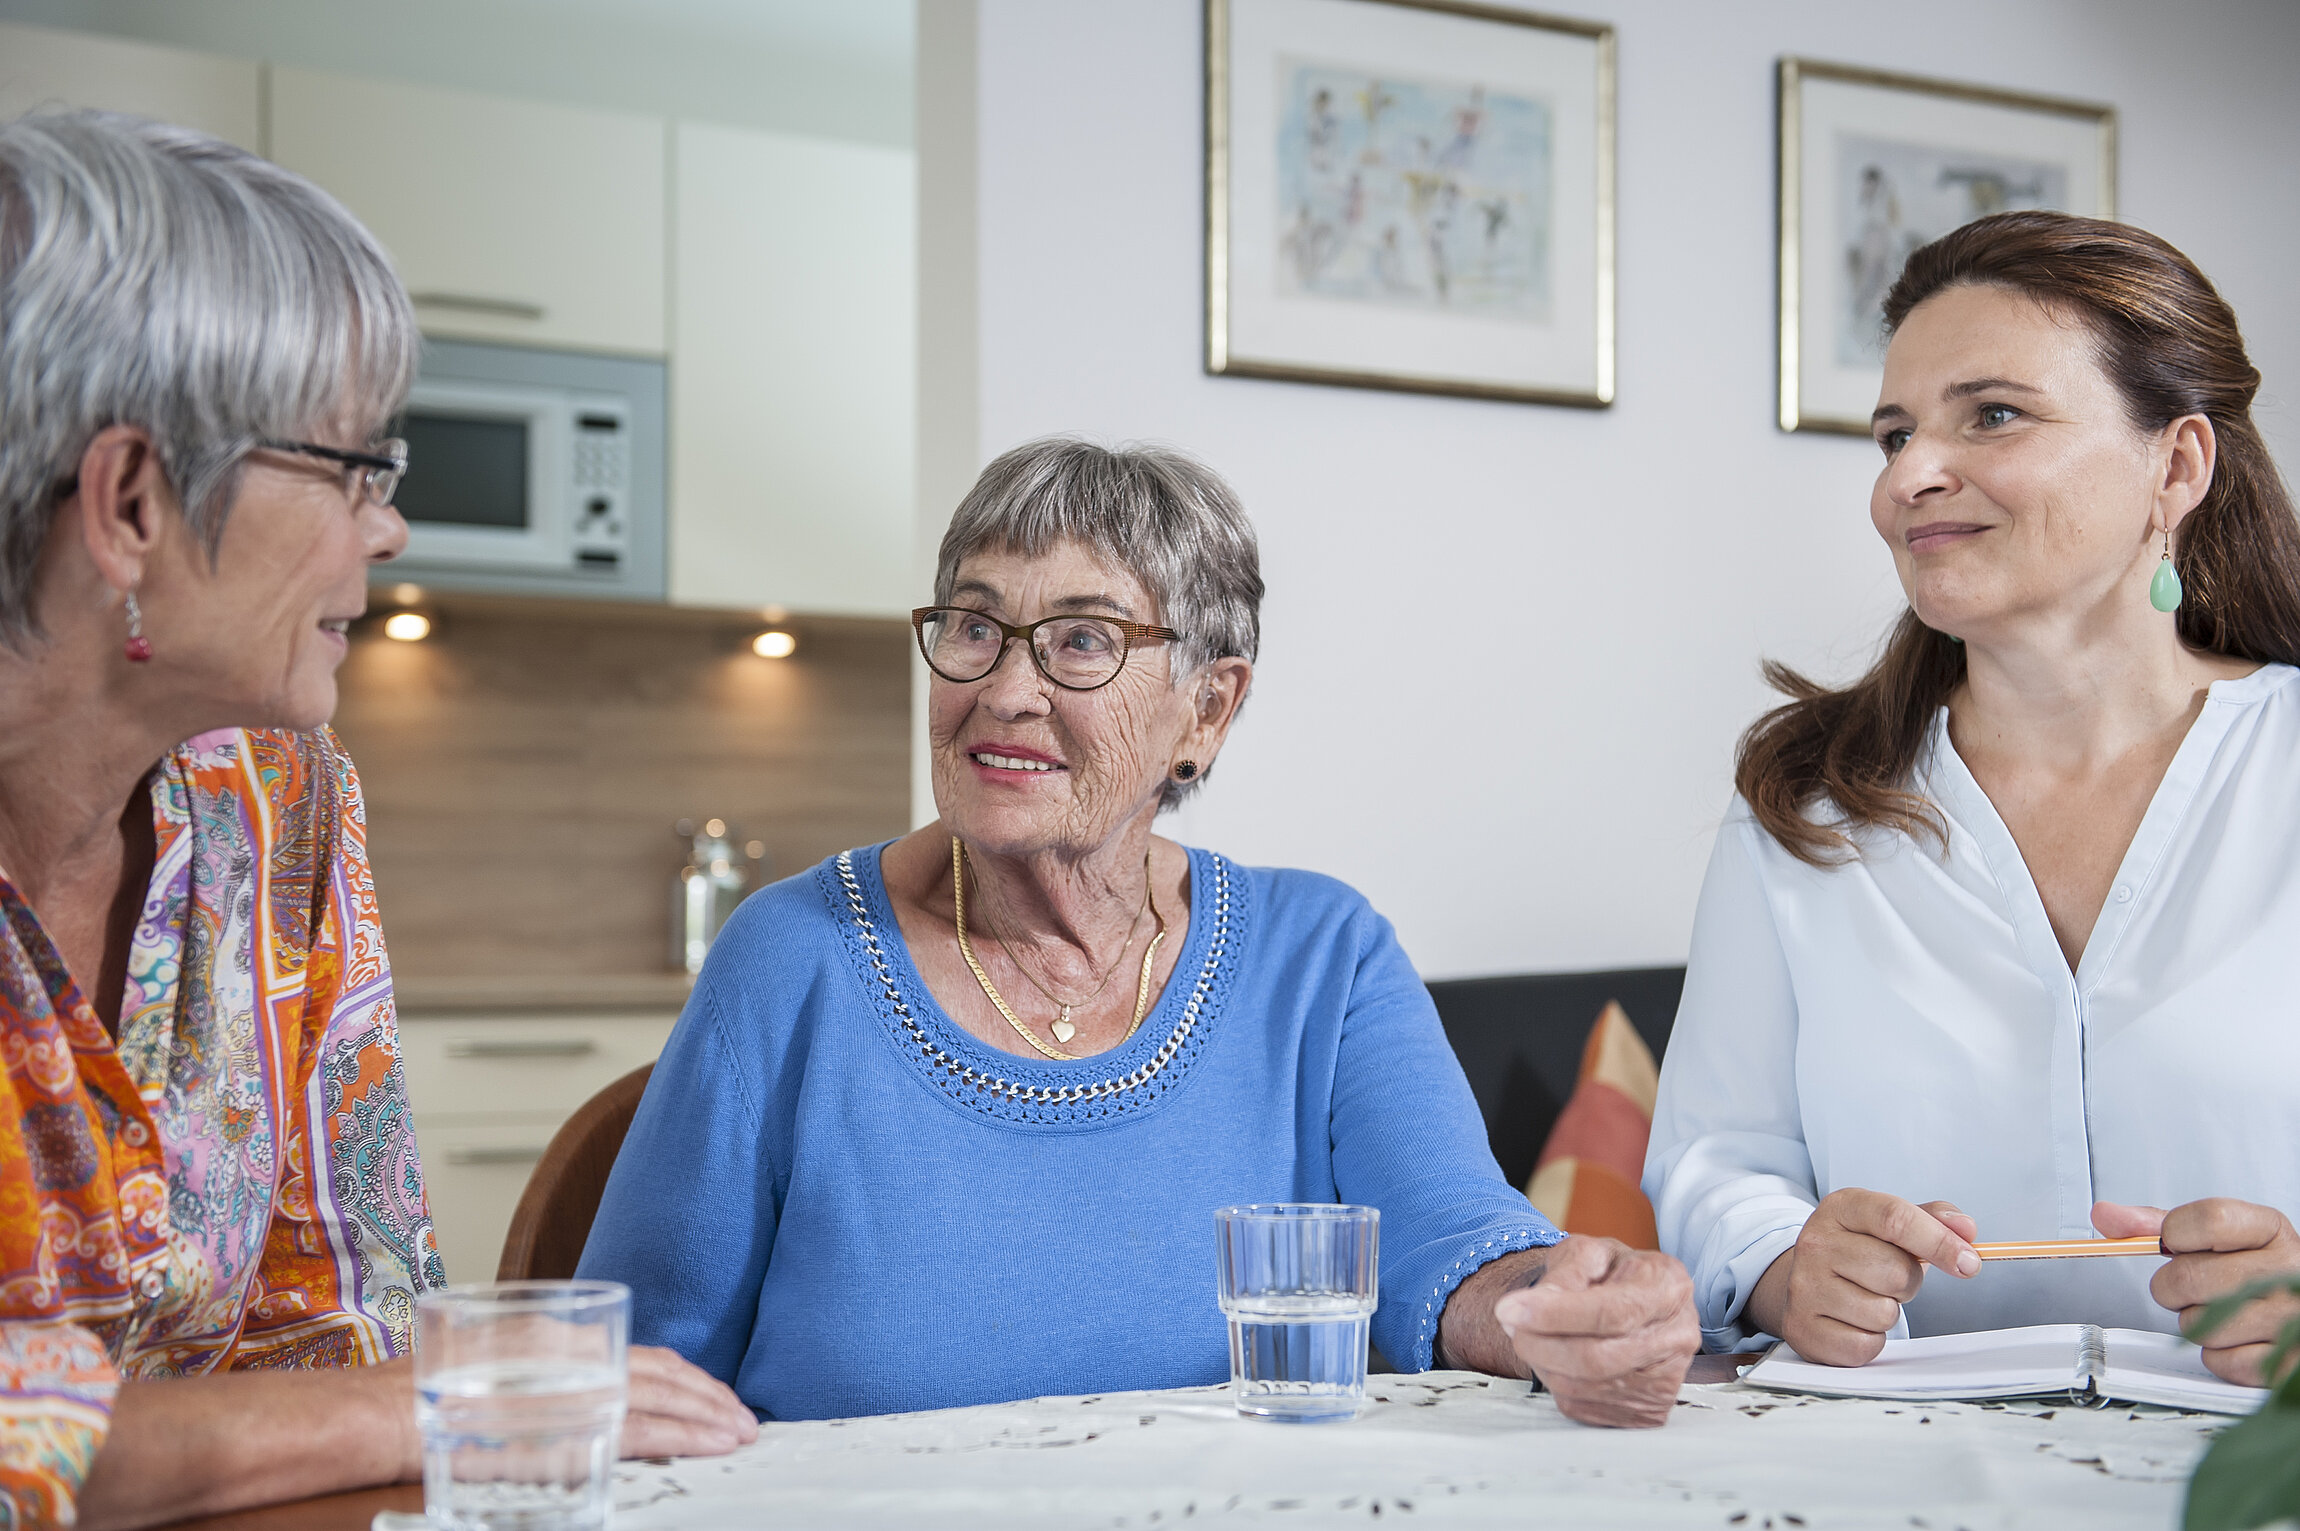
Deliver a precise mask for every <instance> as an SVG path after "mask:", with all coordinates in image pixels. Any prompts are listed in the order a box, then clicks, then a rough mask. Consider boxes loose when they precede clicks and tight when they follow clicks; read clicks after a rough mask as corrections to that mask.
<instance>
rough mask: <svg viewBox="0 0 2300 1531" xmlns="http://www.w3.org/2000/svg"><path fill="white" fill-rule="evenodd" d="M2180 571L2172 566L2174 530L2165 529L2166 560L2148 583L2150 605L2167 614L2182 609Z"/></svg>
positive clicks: (2158, 566) (2157, 568)
mask: <svg viewBox="0 0 2300 1531" xmlns="http://www.w3.org/2000/svg"><path fill="white" fill-rule="evenodd" d="M2180 597H2181V589H2180V571H2179V570H2178V569H2175V568H2174V567H2173V566H2172V528H2170V527H2166V528H2165V529H2164V559H2163V561H2162V562H2161V563H2159V564H2158V565H2157V566H2156V575H2155V577H2154V578H2153V579H2151V580H2149V582H2148V604H2149V605H2151V606H2153V607H2155V608H2156V609H2157V610H2158V611H2161V612H2165V613H2167V614H2169V613H2172V612H2175V611H2178V610H2179V609H2180Z"/></svg>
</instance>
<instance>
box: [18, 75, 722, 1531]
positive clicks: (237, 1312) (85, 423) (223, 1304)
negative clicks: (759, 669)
mask: <svg viewBox="0 0 2300 1531" xmlns="http://www.w3.org/2000/svg"><path fill="white" fill-rule="evenodd" d="M416 345H417V338H416V333H415V328H414V324H413V321H412V317H411V315H410V312H409V309H408V304H407V298H406V295H405V294H404V292H403V291H402V290H401V289H400V286H399V284H398V281H397V279H396V278H395V277H394V276H393V275H392V273H391V269H390V266H389V264H388V262H387V260H386V258H385V257H384V255H383V253H382V251H381V250H380V249H379V248H378V247H377V246H376V245H375V243H374V241H373V240H372V239H370V238H369V237H368V235H367V234H366V232H365V231H364V230H362V229H361V228H360V227H359V226H358V225H357V224H356V223H354V222H353V221H352V220H351V219H350V217H349V216H348V215H347V214H345V213H344V212H343V210H342V209H341V208H339V207H338V206H336V204H334V203H333V202H331V201H330V200H328V199H327V197H326V196H325V195H323V194H322V193H320V192H318V191H317V190H315V189H314V188H312V187H311V186H309V185H307V184H305V183H304V182H302V181H300V180H298V179H297V178H296V177H294V176H292V175H289V174H288V173H287V172H285V171H282V170H279V169H278V168H276V167H274V166H271V165H269V164H266V163H265V162H263V161H261V160H259V159H256V158H255V157H254V156H252V155H248V154H245V153H243V152H241V151H239V150H237V149H233V148H231V147H229V146H227V145H224V144H221V143H218V142H216V141H214V140H212V139H207V138H204V137H201V136H199V135H196V134H191V133H187V132H184V131H182V130H179V129H173V128H165V127H160V126H157V125H154V124H150V123H141V122H137V121H135V120H133V119H128V118H120V117H111V116H105V115H101V114H95V113H68V114H60V115H49V116H37V117H31V118H25V119H21V120H18V121H16V122H14V123H10V124H7V125H5V126H0V1068H4V1072H0V1525H10V1526H13V1525H46V1524H55V1523H62V1522H68V1521H69V1520H71V1519H72V1518H73V1517H74V1516H75V1515H77V1517H78V1519H79V1521H80V1523H81V1524H83V1525H89V1524H107V1525H140V1524H150V1523H153V1522H155V1521H160V1520H172V1519H175V1518H177V1517H180V1516H183V1515H187V1514H193V1513H199V1512H203V1511H212V1510H219V1509H227V1508H232V1507H236V1506H239V1505H246V1504H253V1503H261V1502H264V1501H267V1500H273V1499H283V1498H291V1497H297V1496H301V1495H306V1494H312V1493H318V1492H323V1491H327V1490H332V1489H339V1488H348V1487H353V1486H356V1485H360V1484H365V1483H375V1482H389V1481H393V1480H395V1479H402V1478H406V1477H409V1476H412V1475H413V1474H414V1473H415V1471H416V1469H417V1467H418V1459H417V1451H416V1443H415V1431H414V1397H413V1388H412V1382H411V1377H410V1372H409V1367H408V1363H407V1362H406V1361H405V1360H404V1359H395V1358H402V1357H404V1356H405V1355H406V1353H407V1351H408V1346H409V1335H410V1329H411V1323H412V1318H413V1311H414V1304H415V1299H416V1297H417V1295H418V1294H420V1293H422V1292H424V1291H426V1290H429V1289H431V1288H433V1287H437V1286H439V1285H441V1284H442V1282H443V1281H444V1279H445V1275H444V1272H443V1271H442V1269H441V1266H440V1261H439V1255H438V1252H437V1250H436V1249H435V1248H434V1246H433V1243H432V1236H431V1224H430V1220H429V1218H428V1216H427V1214H426V1212H425V1210H424V1200H423V1180H422V1171H421V1168H420V1166H419V1164H418V1162H417V1158H416V1150H415V1138H414V1134H413V1132H412V1130H411V1129H410V1127H409V1123H408V1103H407V1097H406V1091H405V1088H404V1086H403V1083H402V1079H401V1074H400V1070H399V1065H398V1050H397V1043H396V1039H395V1035H394V1030H393V1021H392V1002H391V975H390V970H389V968H388V966H387V965H386V962H385V959H384V950H383V939H382V933H381V931H380V929H379V928H378V925H377V922H376V909H375V891H374V886H373V883H372V882H371V880H370V878H369V875H368V864H367V856H366V849H365V843H364V839H365V830H364V824H363V820H362V816H361V810H360V797H359V784H358V779H357V778H356V777H355V776H354V774H353V772H352V768H351V762H350V761H349V760H348V759H346V758H345V756H344V754H343V751H342V749H341V748H340V746H338V744H337V743H336V741H335V737H334V736H333V735H332V734H331V733H329V732H328V730H327V728H326V722H327V718H328V715H329V713H330V712H332V711H333V709H334V706H335V679H334V675H335V669H336V666H337V665H338V664H339V663H340V662H341V661H342V659H343V656H344V653H345V628H346V626H347V624H348V623H349V622H350V621H351V620H352V619H353V618H355V617H357V616H358V615H359V614H360V612H361V609H362V607H363V605H364V604H365V588H366V575H367V567H368V565H369V564H370V562H372V561H374V560H378V559H385V558H389V557H391V556H393V555H394V554H395V553H397V552H398V551H399V549H400V548H401V547H402V546H403V545H404V543H405V540H406V526H405V524H404V523H403V522H402V521H401V520H400V518H399V515H398V513H397V512H396V511H394V510H392V509H391V499H392V493H393V490H394V489H395V488H396V487H397V484H398V480H399V476H400V473H401V471H402V469H403V467H404V465H405V464H404V453H403V449H402V448H401V447H400V446H399V445H398V444H397V443H392V442H385V443H380V444H379V443H377V442H376V441H375V439H374V435H375V432H376V430H377V428H378V427H380V426H381V425H382V423H383V422H384V421H385V420H387V419H388V418H389V417H390V416H391V415H392V414H393V413H394V412H396V410H397V408H398V406H399V403H400V401H401V399H402V398H403V397H404V395H405V393H406V389H407V386H408V382H409V380H410V378H411V376H412V374H413V371H414V364H415V351H416ZM338 1368H356V1370H350V1371H343V1370H337V1369H338ZM633 1410H634V1416H633V1421H632V1424H631V1426H630V1427H629V1428H628V1430H627V1432H626V1436H625V1444H626V1446H627V1447H629V1448H630V1449H632V1450H633V1451H634V1452H635V1453H641V1452H643V1453H647V1454H653V1453H658V1452H665V1451H700V1450H712V1449H718V1450H724V1449H728V1448H731V1447H732V1446H733V1445H735V1444H736V1443H737V1442H738V1441H739V1440H740V1439H742V1438H744V1437H745V1436H746V1435H748V1434H749V1433H751V1432H753V1431H755V1428H756V1427H755V1425H754V1424H753V1422H752V1420H751V1418H750V1416H749V1414H748V1413H747V1411H744V1410H743V1409H742V1408H741V1407H740V1406H739V1405H738V1404H736V1403H735V1401H734V1399H733V1397H732V1396H731V1395H730V1394H729V1393H728V1392H727V1391H726V1389H724V1388H723V1387H720V1386H719V1385H718V1384H716V1383H714V1382H712V1381H711V1380H710V1379H708V1378H707V1377H704V1376H703V1375H702V1374H700V1373H699V1372H696V1371H695V1370H694V1369H693V1368H691V1367H688V1366H687V1365H686V1364H685V1363H683V1362H681V1361H679V1360H678V1359H677V1358H676V1357H674V1356H671V1355H669V1354H668V1353H664V1352H651V1353H647V1354H642V1355H638V1356H635V1358H634V1362H633Z"/></svg>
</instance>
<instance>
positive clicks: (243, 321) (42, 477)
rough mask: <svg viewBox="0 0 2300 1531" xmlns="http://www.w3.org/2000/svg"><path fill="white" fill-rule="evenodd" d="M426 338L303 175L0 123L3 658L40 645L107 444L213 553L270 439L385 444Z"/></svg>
mask: <svg viewBox="0 0 2300 1531" xmlns="http://www.w3.org/2000/svg"><path fill="white" fill-rule="evenodd" d="M420 345H421V339H420V337H419V335H418V334H417V331H416V327H415V314H414V311H413V309H412V308H411V307H410V306H409V304H408V300H407V293H406V290H405V289H404V288H403V287H401V286H400V283H399V278H398V277H397V276H396V275H394V274H393V272H392V268H391V260H390V257H389V256H387V255H385V254H384V252H383V248H382V247H381V246H380V245H378V244H377V243H376V242H375V239H374V237H373V236H372V235H370V234H369V233H368V232H367V230H366V229H364V228H362V227H361V226H360V225H359V222H358V220H356V219H355V218H353V217H352V216H351V214H350V213H348V212H346V211H344V209H343V207H342V206H341V205H340V204H339V203H337V202H336V201H335V199H334V198H332V197H330V196H329V195H328V194H327V193H326V192H323V191H321V190H320V189H319V188H318V187H316V186H314V185H312V184H311V183H310V182H309V181H306V180H304V179H303V178H302V177H301V176H297V175H294V174H291V173H290V172H288V171H285V170H282V169H280V168H279V167H278V166H277V165H274V164H272V163H270V162H269V161H267V160H263V159H259V158H257V157H256V156H255V155H253V154H250V153H248V152H247V151H245V150H244V149H238V148H234V147H233V146H232V145H230V144H227V143H224V142H223V141H221V140H220V139H215V138H210V137H208V136H206V135H205V134H201V133H195V132H192V131H190V130H189V129H186V128H177V127H169V126H166V125H164V124H161V123H156V122H147V121H144V120H143V119H141V118H136V117H125V116H121V115H118V114H116V113H111V112H90V111H75V112H40V113H35V114H33V115H31V116H27V117H20V118H18V119H17V120H15V121H14V122H10V123H7V124H5V125H0V643H8V644H10V645H11V646H15V645H19V644H21V643H22V642H23V641H24V640H26V639H29V638H32V637H34V636H36V635H37V634H36V629H35V626H34V622H33V613H32V610H31V597H32V580H33V573H34V570H35V567H36V566H37V564H38V561H39V557H40V549H41V545H42V543H43V542H45V541H46V539H47V535H48V530H49V526H50V523H51V522H52V521H53V520H54V518H55V513H56V510H57V507H58V506H59V505H60V504H61V503H62V502H63V501H64V500H65V499H66V498H68V496H69V491H70V488H71V485H72V483H73V480H74V478H75V475H76V474H77V472H78V470H79V463H80V458H81V455H82V454H83V453H84V452H86V451H87V448H88V443H89V441H90V440H92V439H93V438H94V437H95V435H96V433H97V432H98V431H100V430H103V429H105V428H106V427H107V426H112V425H136V426H141V427H143V428H144V429H145V430H147V431H149V432H150V433H151V436H152V441H153V445H154V447H155V449H156V451H157V454H158V458H159V462H160V467H161V469H162V471H163V472H165V473H166V475H167V478H168V482H169V484H170V485H171V486H172V487H173V488H174V490H175V492H176V494H177V496H178V498H179V499H180V501H181V502H182V505H183V509H184V517H185V520H186V521H187V522H188V523H189V525H190V527H191V529H192V531H193V533H194V534H195V535H196V536H197V537H199V538H200V539H201V541H202V543H203V544H204V545H205V547H206V548H207V551H208V554H209V556H210V557H213V556H214V554H215V551H216V546H217V542H218V539H219V538H220V537H221V536H222V534H223V525H224V518H225V516H226V515H227V514H228V513H229V511H230V509H231V504H232V501H233V499H234V497H235V495H236V493H237V490H238V487H239V467H240V463H241V460H242V459H243V458H244V457H245V456H246V455H247V453H248V451H249V450H250V449H251V448H252V447H253V446H254V445H255V444H256V442H257V441H258V440H260V439H262V438H265V437H280V438H303V439H308V438H310V437H313V436H315V435H319V434H322V433H324V432H325V431H327V430H329V429H331V428H333V429H337V430H347V431H350V432H355V433H373V432H374V431H376V430H377V429H378V428H380V427H381V426H382V425H383V423H384V422H385V421H386V420H388V419H389V418H390V417H391V416H392V415H393V414H395V413H397V412H398V409H399V406H400V404H401V402H402V401H403V400H404V399H405V398H406V395H407V389H408V385H409V383H410V382H411V381H412V380H413V379H414V376H415V365H416V357H417V352H418V349H419V347H420ZM362 439H364V437H363V438H362Z"/></svg>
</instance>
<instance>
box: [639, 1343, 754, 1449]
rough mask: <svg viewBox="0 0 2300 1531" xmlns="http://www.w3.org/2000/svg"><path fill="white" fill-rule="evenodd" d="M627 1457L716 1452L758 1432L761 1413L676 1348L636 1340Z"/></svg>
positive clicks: (750, 1439) (747, 1441)
mask: <svg viewBox="0 0 2300 1531" xmlns="http://www.w3.org/2000/svg"><path fill="white" fill-rule="evenodd" d="M630 1356H631V1402H630V1409H629V1412H628V1413H626V1414H625V1415H624V1416H623V1455H625V1456H627V1457H715V1456H723V1455H724V1454H726V1453H727V1452H730V1451H733V1450H734V1449H735V1448H736V1447H737V1446H748V1445H749V1444H750V1443H751V1442H753V1441H755V1440H757V1439H758V1438H759V1421H758V1417H757V1416H756V1415H754V1414H753V1413H751V1411H750V1409H749V1408H748V1407H747V1406H746V1405H745V1404H744V1403H743V1401H742V1400H741V1399H740V1398H737V1397H736V1396H735V1390H734V1389H733V1388H731V1387H729V1386H727V1385H726V1384H725V1383H724V1382H721V1381H720V1380H719V1379H718V1378H716V1377H714V1376H712V1375H711V1374H710V1373H709V1372H707V1371H704V1370H703V1369H702V1368H701V1367H699V1366H696V1365H694V1364H693V1363H692V1362H690V1361H687V1360H685V1359H684V1358H682V1357H681V1356H680V1354H679V1353H678V1352H677V1351H675V1350H665V1349H663V1348H661V1347H660V1346H655V1345H634V1346H632V1347H631V1350H630Z"/></svg>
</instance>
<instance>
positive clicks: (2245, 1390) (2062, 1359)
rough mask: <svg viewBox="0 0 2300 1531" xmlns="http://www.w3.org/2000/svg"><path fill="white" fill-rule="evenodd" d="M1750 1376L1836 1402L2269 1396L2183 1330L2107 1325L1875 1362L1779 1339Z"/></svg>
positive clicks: (2214, 1405) (1886, 1354) (1946, 1340)
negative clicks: (2219, 1370)
mask: <svg viewBox="0 0 2300 1531" xmlns="http://www.w3.org/2000/svg"><path fill="white" fill-rule="evenodd" d="M1741 1380H1742V1381H1743V1382H1746V1383H1749V1384H1751V1385H1752V1386H1755V1387H1762V1388H1772V1389H1774V1390H1775V1391H1777V1392H1785V1393H1820V1394H1825V1395H1827V1396H1829V1397H1832V1398H1899V1399H1908V1400H1910V1401H1912V1402H1926V1401H1936V1400H1948V1399H1969V1398H2062V1397H2065V1398H2069V1399H2071V1400H2073V1401H2075V1402H2079V1403H2100V1402H2106V1401H2108V1400H2110V1399H2115V1400H2116V1401H2118V1402H2121V1403H2156V1404H2164V1405H2166V1406H2168V1407H2170V1408H2175V1409H2198V1410H2202V1411H2203V1412H2205V1413H2207V1414H2249V1413H2251V1412H2252V1411H2253V1410H2254V1409H2257V1408H2259V1407H2260V1405H2261V1403H2262V1402H2263V1401H2264V1400H2265V1399H2266V1398H2267V1397H2268V1390H2267V1389H2266V1388H2257V1387H2238V1386H2236V1385H2235V1384H2234V1383H2232V1382H2223V1381H2221V1380H2220V1379H2219V1378H2218V1377H2215V1376H2214V1375H2212V1373H2211V1372H2209V1371H2207V1370H2205V1368H2204V1353H2203V1352H2202V1351H2200V1350H2198V1349H2197V1348H2196V1346H2195V1345H2193V1344H2191V1343H2190V1342H2188V1341H2187V1340H2184V1339H2182V1338H2180V1337H2179V1336H2178V1335H2174V1334H2153V1333H2150V1332H2149V1331H2147V1330H2145V1329H2103V1328H2101V1327H2100V1326H2099V1325H2098V1324H2039V1325H2037V1326H2035V1327H2034V1328H2028V1329H1984V1330H1981V1331H1979V1332H1977V1333H1973V1334H1935V1335H1928V1336H1926V1337H1925V1338H1923V1339H1919V1340H1887V1341H1886V1342H1885V1348H1884V1350H1883V1352H1882V1353H1881V1354H1879V1355H1878V1357H1877V1358H1876V1359H1875V1360H1874V1361H1871V1362H1870V1363H1869V1364H1868V1365H1866V1366H1823V1365H1820V1364H1819V1363H1817V1362H1813V1361H1808V1360H1806V1359H1805V1358H1804V1357H1803V1356H1800V1355H1798V1354H1797V1352H1795V1351H1794V1350H1791V1349H1790V1348H1789V1347H1788V1346H1787V1345H1786V1344H1780V1345H1775V1346H1774V1347H1773V1348H1772V1349H1771V1350H1769V1351H1767V1352H1766V1353H1765V1358H1764V1359H1763V1360H1761V1361H1759V1362H1758V1363H1757V1364H1756V1365H1755V1366H1753V1367H1751V1368H1750V1369H1749V1370H1748V1371H1747V1372H1745V1373H1743V1374H1742V1377H1741Z"/></svg>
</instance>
